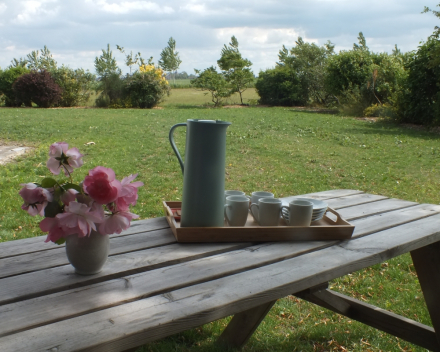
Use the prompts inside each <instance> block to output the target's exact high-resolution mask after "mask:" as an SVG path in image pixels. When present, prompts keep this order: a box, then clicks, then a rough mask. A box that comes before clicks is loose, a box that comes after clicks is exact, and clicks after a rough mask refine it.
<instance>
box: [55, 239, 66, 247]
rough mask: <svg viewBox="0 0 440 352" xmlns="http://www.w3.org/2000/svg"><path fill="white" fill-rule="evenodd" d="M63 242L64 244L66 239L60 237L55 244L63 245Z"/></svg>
mask: <svg viewBox="0 0 440 352" xmlns="http://www.w3.org/2000/svg"><path fill="white" fill-rule="evenodd" d="M64 242H66V239H65V238H64V237H61V238H60V239H59V240H58V241H56V242H55V243H56V244H58V245H60V244H63V243H64Z"/></svg>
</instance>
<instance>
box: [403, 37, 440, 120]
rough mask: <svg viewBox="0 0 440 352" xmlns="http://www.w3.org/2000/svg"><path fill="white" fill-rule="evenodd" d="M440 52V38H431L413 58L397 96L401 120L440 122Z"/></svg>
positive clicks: (420, 47)
mask: <svg viewBox="0 0 440 352" xmlns="http://www.w3.org/2000/svg"><path fill="white" fill-rule="evenodd" d="M439 51H440V41H439V40H438V39H435V38H430V39H428V41H427V42H426V43H424V44H423V45H421V46H419V49H418V50H417V52H415V53H414V55H413V57H412V58H410V60H409V62H408V64H407V70H408V78H407V80H406V84H405V85H404V87H403V88H402V89H401V91H400V92H399V94H398V95H397V98H396V108H397V120H398V121H399V122H408V123H415V124H423V125H439V124H440V83H439V82H440V65H439V64H438V63H437V62H436V61H435V60H438V53H439Z"/></svg>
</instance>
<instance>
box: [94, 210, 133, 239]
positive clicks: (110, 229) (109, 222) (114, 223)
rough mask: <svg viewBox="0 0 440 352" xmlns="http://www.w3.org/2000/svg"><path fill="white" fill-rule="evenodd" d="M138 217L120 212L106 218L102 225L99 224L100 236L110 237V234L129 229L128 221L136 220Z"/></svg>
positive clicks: (126, 212)
mask: <svg viewBox="0 0 440 352" xmlns="http://www.w3.org/2000/svg"><path fill="white" fill-rule="evenodd" d="M138 217H139V215H136V214H133V213H130V212H128V211H120V212H117V213H114V214H112V215H110V216H107V217H106V218H105V219H104V221H103V222H102V223H100V224H99V233H100V234H101V235H110V234H112V233H121V232H122V231H123V230H126V229H128V228H129V227H130V221H131V220H132V219H137V218H138Z"/></svg>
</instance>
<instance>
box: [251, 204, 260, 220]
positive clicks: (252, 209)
mask: <svg viewBox="0 0 440 352" xmlns="http://www.w3.org/2000/svg"><path fill="white" fill-rule="evenodd" d="M253 207H257V209H258V211H257V215H255V214H254V208H253ZM259 211H260V207H259V206H258V204H255V203H252V204H251V214H252V216H253V217H254V219H255V220H256V221H257V222H258V223H259V222H260V219H259V218H260V216H259V215H260V213H259Z"/></svg>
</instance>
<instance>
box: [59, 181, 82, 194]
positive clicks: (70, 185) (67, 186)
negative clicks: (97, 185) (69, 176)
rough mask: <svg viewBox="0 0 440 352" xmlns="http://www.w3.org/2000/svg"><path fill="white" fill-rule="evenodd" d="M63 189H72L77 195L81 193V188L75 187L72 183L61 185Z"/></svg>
mask: <svg viewBox="0 0 440 352" xmlns="http://www.w3.org/2000/svg"><path fill="white" fill-rule="evenodd" d="M63 188H64V189H65V190H66V191H67V190H68V189H74V190H75V191H78V192H79V193H81V191H82V190H81V187H80V186H78V185H75V184H74V183H66V184H65V185H63Z"/></svg>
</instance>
